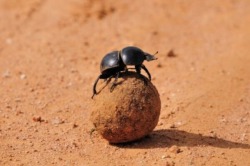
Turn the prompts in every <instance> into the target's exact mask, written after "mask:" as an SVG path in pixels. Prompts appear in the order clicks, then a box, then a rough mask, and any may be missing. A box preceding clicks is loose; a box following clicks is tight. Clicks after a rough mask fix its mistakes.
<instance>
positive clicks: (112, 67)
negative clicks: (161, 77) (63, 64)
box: [92, 46, 158, 98]
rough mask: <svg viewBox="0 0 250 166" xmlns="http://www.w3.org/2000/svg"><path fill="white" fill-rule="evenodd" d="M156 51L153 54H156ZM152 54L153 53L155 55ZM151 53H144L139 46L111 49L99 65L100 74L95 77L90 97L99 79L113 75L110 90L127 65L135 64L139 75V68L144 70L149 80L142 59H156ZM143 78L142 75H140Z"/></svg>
mask: <svg viewBox="0 0 250 166" xmlns="http://www.w3.org/2000/svg"><path fill="white" fill-rule="evenodd" d="M157 53H158V52H156V53H155V54H157ZM155 54H154V55H155ZM154 55H151V54H149V53H146V52H144V51H142V50H141V49H140V48H137V47H133V46H129V47H125V48H123V49H122V50H121V51H113V52H110V53H108V54H106V55H105V56H104V57H103V59H102V61H101V65H100V69H101V74H100V75H99V76H98V77H97V79H96V81H95V83H94V86H93V96H92V98H93V97H94V96H95V95H96V94H97V92H96V85H97V83H98V81H99V79H107V78H110V77H115V80H114V82H113V83H112V86H111V89H110V91H112V90H113V88H114V87H115V85H116V82H117V80H118V78H119V75H120V73H121V72H126V71H128V68H127V66H131V65H132V66H135V70H136V72H137V73H138V74H139V75H140V76H142V75H141V69H143V70H145V72H146V73H147V75H148V78H149V80H150V81H151V75H150V73H149V71H148V69H147V68H146V66H145V65H143V64H142V63H143V61H144V60H147V61H152V60H156V59H157V58H156V57H155V56H154ZM142 78H143V79H144V77H143V76H142Z"/></svg>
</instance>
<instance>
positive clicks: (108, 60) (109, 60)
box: [100, 51, 119, 72]
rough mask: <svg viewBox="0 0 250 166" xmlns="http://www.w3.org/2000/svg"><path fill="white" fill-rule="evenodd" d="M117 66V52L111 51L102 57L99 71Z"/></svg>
mask: <svg viewBox="0 0 250 166" xmlns="http://www.w3.org/2000/svg"><path fill="white" fill-rule="evenodd" d="M118 66H119V52H118V51H113V52H110V53H108V54H107V55H105V56H104V57H103V59H102V62H101V66H100V69H101V72H103V71H105V70H107V69H112V68H116V67H118Z"/></svg>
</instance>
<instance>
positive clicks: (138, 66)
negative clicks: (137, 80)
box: [135, 65, 147, 84]
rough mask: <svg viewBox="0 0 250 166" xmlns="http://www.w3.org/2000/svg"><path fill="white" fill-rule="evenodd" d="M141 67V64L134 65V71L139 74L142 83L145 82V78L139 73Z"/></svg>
mask: <svg viewBox="0 0 250 166" xmlns="http://www.w3.org/2000/svg"><path fill="white" fill-rule="evenodd" d="M141 68H142V65H136V66H135V70H136V72H137V73H138V74H139V76H140V77H141V78H142V79H143V81H144V83H145V84H147V80H146V78H145V77H144V76H143V75H142V74H141Z"/></svg>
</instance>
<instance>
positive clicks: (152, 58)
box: [144, 51, 158, 61]
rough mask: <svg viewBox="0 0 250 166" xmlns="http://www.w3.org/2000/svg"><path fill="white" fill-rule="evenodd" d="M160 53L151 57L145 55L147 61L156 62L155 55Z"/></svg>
mask: <svg viewBox="0 0 250 166" xmlns="http://www.w3.org/2000/svg"><path fill="white" fill-rule="evenodd" d="M157 53H158V51H157V52H156V53H155V54H154V55H151V54H149V53H144V54H145V57H146V60H147V61H152V60H156V59H157V58H156V57H155V55H156V54H157Z"/></svg>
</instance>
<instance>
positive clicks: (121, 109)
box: [91, 72, 161, 143]
mask: <svg viewBox="0 0 250 166" xmlns="http://www.w3.org/2000/svg"><path fill="white" fill-rule="evenodd" d="M113 81H114V79H111V80H108V81H106V82H104V81H103V82H102V83H100V85H99V86H98V89H100V91H99V92H98V94H97V95H96V96H95V97H94V100H93V112H92V114H91V121H92V122H93V124H94V126H95V128H96V130H97V131H98V132H99V133H100V134H101V135H102V137H103V138H105V139H106V140H108V141H109V142H110V143H124V142H130V141H135V140H138V139H140V138H142V137H144V136H146V135H148V134H149V133H150V132H152V131H153V129H154V128H155V126H156V125H157V123H158V120H159V115H160V110H161V101H160V97H159V93H158V91H157V89H156V88H155V86H154V85H153V84H152V83H151V82H150V81H149V80H148V79H147V78H146V77H144V79H143V78H142V77H141V76H139V75H138V74H137V73H135V72H126V73H122V75H121V77H120V78H118V81H117V83H116V86H115V87H114V88H113V90H112V91H111V86H112V83H113ZM100 82H101V81H100Z"/></svg>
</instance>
